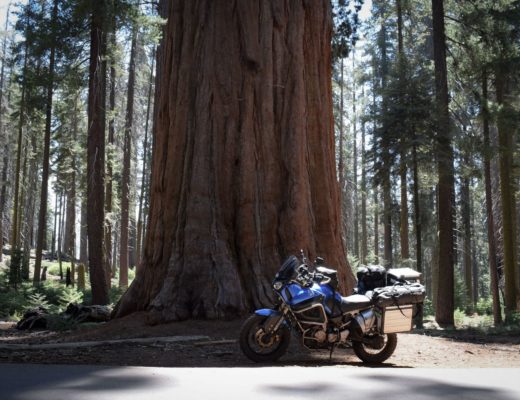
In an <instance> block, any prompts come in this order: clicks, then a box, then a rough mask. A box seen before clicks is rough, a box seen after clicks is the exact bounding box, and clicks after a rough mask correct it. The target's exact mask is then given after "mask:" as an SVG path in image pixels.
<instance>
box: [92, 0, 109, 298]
mask: <svg viewBox="0 0 520 400" xmlns="http://www.w3.org/2000/svg"><path fill="white" fill-rule="evenodd" d="M106 11H107V4H106V1H105V0H98V1H95V2H93V3H92V15H91V21H90V24H91V27H90V29H91V38H90V67H89V91H88V139H87V235H88V258H89V270H90V284H91V287H92V303H93V304H107V303H108V302H109V298H108V282H107V276H106V259H105V251H104V246H103V234H104V228H103V226H104V193H105V192H104V168H105V97H106V61H104V58H105V53H106V21H105V15H106Z"/></svg>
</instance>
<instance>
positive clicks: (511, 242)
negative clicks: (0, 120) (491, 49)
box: [495, 65, 517, 319]
mask: <svg viewBox="0 0 520 400" xmlns="http://www.w3.org/2000/svg"><path fill="white" fill-rule="evenodd" d="M508 74H509V72H508V70H507V67H505V66H503V65H499V66H497V68H496V69H495V89H496V97H497V103H498V105H499V106H500V111H499V113H498V116H497V128H498V144H499V162H500V203H501V205H502V240H503V252H504V277H505V298H504V306H505V312H506V319H508V318H509V317H510V316H511V314H512V313H513V312H514V311H516V309H517V304H516V296H517V293H516V272H515V269H516V247H515V246H516V229H515V221H514V214H515V213H514V207H515V192H514V190H512V184H513V177H512V176H511V170H512V159H513V147H512V138H513V135H514V134H515V128H516V122H515V121H514V117H513V115H514V111H513V109H512V106H511V104H510V103H509V98H508V97H509V96H510V85H511V82H509V77H508Z"/></svg>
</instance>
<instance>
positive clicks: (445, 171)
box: [432, 0, 455, 326]
mask: <svg viewBox="0 0 520 400" xmlns="http://www.w3.org/2000/svg"><path fill="white" fill-rule="evenodd" d="M432 15H433V47H434V61H435V89H436V103H437V104H436V105H437V126H436V128H437V171H438V175H439V176H438V179H439V181H438V210H439V211H438V214H437V219H438V231H439V249H438V250H439V259H438V260H439V271H438V274H439V276H438V278H439V286H438V293H437V299H436V301H437V302H436V310H435V320H436V321H437V323H438V324H439V325H442V326H448V325H449V326H452V325H453V323H454V320H453V309H454V302H455V299H454V271H453V265H454V242H453V235H454V212H453V199H454V192H455V189H454V186H455V179H454V172H453V148H452V145H451V134H450V117H449V108H448V103H449V97H448V76H447V68H446V37H445V33H444V4H443V0H432ZM441 282H442V284H440V283H441Z"/></svg>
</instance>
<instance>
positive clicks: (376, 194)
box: [374, 186, 379, 264]
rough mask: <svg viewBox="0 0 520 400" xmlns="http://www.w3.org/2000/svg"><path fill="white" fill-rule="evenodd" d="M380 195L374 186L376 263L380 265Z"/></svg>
mask: <svg viewBox="0 0 520 400" xmlns="http://www.w3.org/2000/svg"><path fill="white" fill-rule="evenodd" d="M378 198H379V193H378V188H377V186H374V256H375V257H374V263H375V264H379V200H378Z"/></svg>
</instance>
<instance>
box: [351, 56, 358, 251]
mask: <svg viewBox="0 0 520 400" xmlns="http://www.w3.org/2000/svg"><path fill="white" fill-rule="evenodd" d="M355 66H356V64H355V55H354V50H352V75H353V76H354V74H355ZM356 123H357V117H356V80H355V79H352V137H353V142H354V143H353V147H354V148H353V149H352V150H353V155H352V156H353V166H352V169H353V171H352V173H353V177H352V178H353V179H352V182H353V186H354V188H353V189H354V204H353V209H354V251H353V253H354V255H355V256H356V257H359V217H358V185H357V170H358V163H357V159H358V153H357V124H356Z"/></svg>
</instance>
